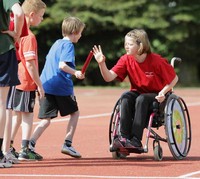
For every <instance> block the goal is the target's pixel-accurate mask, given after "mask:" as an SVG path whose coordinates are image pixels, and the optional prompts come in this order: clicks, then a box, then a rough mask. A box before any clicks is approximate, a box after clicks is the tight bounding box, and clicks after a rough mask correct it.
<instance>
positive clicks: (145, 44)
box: [126, 29, 151, 55]
mask: <svg viewBox="0 0 200 179" xmlns="http://www.w3.org/2000/svg"><path fill="white" fill-rule="evenodd" d="M126 36H128V37H131V38H133V40H134V41H135V42H136V43H137V45H138V46H139V47H140V48H139V50H138V55H142V54H143V53H151V47H150V42H149V38H148V35H147V33H146V32H145V30H143V29H133V30H131V31H130V32H128V33H127V34H126Z"/></svg>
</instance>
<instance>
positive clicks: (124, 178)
mask: <svg viewBox="0 0 200 179" xmlns="http://www.w3.org/2000/svg"><path fill="white" fill-rule="evenodd" d="M0 176H1V177H44V178H45V177H48V178H50V177H51V178H55V177H57V178H106V179H109V178H110V179H176V178H179V177H148V176H147V177H138V176H98V175H34V174H32V175H28V174H0ZM190 179H191V178H190Z"/></svg>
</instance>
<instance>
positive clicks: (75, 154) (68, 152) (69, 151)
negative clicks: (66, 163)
mask: <svg viewBox="0 0 200 179" xmlns="http://www.w3.org/2000/svg"><path fill="white" fill-rule="evenodd" d="M61 153H63V154H66V155H70V156H72V157H75V158H81V154H80V153H79V152H77V151H76V150H75V149H74V148H73V147H72V146H71V147H67V146H66V145H65V144H64V145H63V147H62V150H61Z"/></svg>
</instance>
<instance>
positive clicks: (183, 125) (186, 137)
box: [165, 94, 191, 160]
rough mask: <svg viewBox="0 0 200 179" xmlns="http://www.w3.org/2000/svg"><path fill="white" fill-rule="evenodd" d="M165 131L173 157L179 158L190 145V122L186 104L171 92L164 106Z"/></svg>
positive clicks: (184, 154)
mask: <svg viewBox="0 0 200 179" xmlns="http://www.w3.org/2000/svg"><path fill="white" fill-rule="evenodd" d="M165 133H166V137H167V143H168V146H169V149H170V151H171V153H172V155H173V157H174V158H175V159H177V160H181V159H183V158H184V157H186V156H187V154H188V153H189V150H190V146H191V124H190V117H189V112H188V109H187V106H186V104H185V102H184V101H183V99H182V98H180V97H178V96H176V95H174V94H171V95H170V96H169V97H168V99H167V103H166V106H165Z"/></svg>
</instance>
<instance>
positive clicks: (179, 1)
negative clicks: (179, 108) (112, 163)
mask: <svg viewBox="0 0 200 179" xmlns="http://www.w3.org/2000/svg"><path fill="white" fill-rule="evenodd" d="M44 2H45V3H46V4H47V6H48V9H47V12H46V17H45V19H44V22H43V23H42V24H41V25H40V27H39V28H37V29H35V33H36V34H37V37H38V41H39V49H40V56H41V57H42V58H41V59H44V58H45V55H46V54H47V52H48V50H49V48H50V46H51V45H52V43H53V42H54V41H55V39H57V38H62V36H61V22H62V20H63V18H64V17H66V16H70V15H72V16H77V17H79V18H80V19H82V20H83V21H84V22H85V23H86V29H85V30H84V33H83V36H82V38H81V39H80V41H79V43H77V44H76V58H77V59H78V60H77V61H76V63H77V67H78V68H81V66H82V65H83V63H84V60H85V59H86V56H87V54H88V52H89V51H90V50H91V49H92V47H93V45H94V44H100V45H102V47H103V51H104V53H105V54H106V58H107V64H108V66H109V67H112V66H113V65H114V64H115V63H116V60H117V59H118V58H119V56H121V55H122V54H123V53H124V49H123V41H124V36H125V34H126V33H127V32H128V31H129V30H131V29H133V28H144V29H145V30H146V31H147V33H148V34H149V38H150V41H151V45H152V51H155V52H157V53H160V54H161V55H163V56H165V57H166V58H168V59H171V58H172V57H173V56H179V57H181V58H183V60H184V63H183V65H180V66H179V67H180V70H181V73H180V74H179V75H180V77H181V78H180V79H181V80H180V81H181V82H182V84H186V85H191V81H192V82H193V83H194V82H199V78H200V72H199V68H198V67H200V63H199V61H198V56H199V53H200V52H199V50H198V39H199V36H200V32H199V26H200V21H199V19H200V5H199V2H198V1H197V0H193V1H192V2H191V1H187V0H171V1H169V0H163V1H160V0H151V1H148V0H140V1H132V0H127V1H124V0H117V1H116V0H101V1H98V0H84V1H83V0H73V1H71V0H56V1H53V0H51V1H44ZM191 54H192V55H191ZM41 61H42V60H41ZM43 61H44V60H43ZM191 61H192V62H193V63H191ZM42 65H43V63H42V62H41V67H42ZM186 66H190V67H191V68H192V71H190V70H189V69H188V70H184V69H185V67H186ZM186 72H187V73H186ZM181 74H183V76H181ZM86 75H87V80H84V81H82V82H81V84H83V83H85V85H87V84H90V85H101V84H104V85H105V83H104V82H103V79H102V77H101V76H100V74H99V70H98V65H97V63H96V62H95V61H94V60H92V62H91V64H90V66H89V68H88V71H87V73H86ZM95 75H97V76H98V77H99V78H98V79H99V81H96V79H97V77H96V76H95ZM190 76H192V77H193V78H194V76H197V77H198V78H196V79H192V78H189V77H190ZM186 77H188V78H186ZM183 79H184V81H183ZM109 84H110V83H109ZM114 84H115V82H114Z"/></svg>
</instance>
